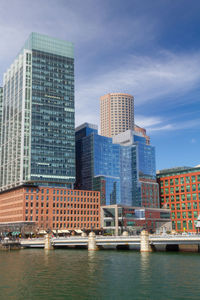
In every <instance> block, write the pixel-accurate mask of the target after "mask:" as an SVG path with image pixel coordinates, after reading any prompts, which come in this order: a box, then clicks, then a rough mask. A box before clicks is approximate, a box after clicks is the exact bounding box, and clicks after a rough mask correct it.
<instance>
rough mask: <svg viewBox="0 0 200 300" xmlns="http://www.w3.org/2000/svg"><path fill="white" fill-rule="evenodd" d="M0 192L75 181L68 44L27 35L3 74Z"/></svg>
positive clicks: (71, 61) (71, 58)
mask: <svg viewBox="0 0 200 300" xmlns="http://www.w3.org/2000/svg"><path fill="white" fill-rule="evenodd" d="M3 91H4V93H3V104H2V108H3V111H2V131H1V136H2V139H1V148H2V149H1V150H2V151H1V182H0V186H1V190H5V189H8V188H11V187H15V186H18V185H20V184H24V183H32V184H35V183H37V184H41V185H48V186H54V185H57V186H66V187H72V186H73V183H74V181H75V132H74V55H73V45H72V43H69V42H65V41H61V40H59V39H56V38H51V37H48V36H46V35H41V34H38V33H32V34H31V35H30V36H29V38H28V40H27V41H26V42H25V45H24V47H23V48H22V49H21V51H20V53H19V54H18V56H17V58H16V59H15V61H14V63H13V64H12V65H11V67H10V68H9V69H8V71H7V72H6V73H5V74H4V83H3Z"/></svg>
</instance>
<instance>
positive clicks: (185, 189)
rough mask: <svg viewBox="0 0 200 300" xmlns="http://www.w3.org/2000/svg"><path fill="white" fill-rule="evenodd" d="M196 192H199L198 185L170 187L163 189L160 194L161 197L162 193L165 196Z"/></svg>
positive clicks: (199, 186) (199, 187)
mask: <svg viewBox="0 0 200 300" xmlns="http://www.w3.org/2000/svg"><path fill="white" fill-rule="evenodd" d="M196 190H198V191H200V183H198V184H192V185H186V186H184V185H182V186H180V187H179V186H176V187H175V188H174V187H170V188H165V189H161V194H162V195H163V194H164V192H165V194H169V192H170V194H174V192H175V193H185V192H187V193H188V192H191V191H192V192H196Z"/></svg>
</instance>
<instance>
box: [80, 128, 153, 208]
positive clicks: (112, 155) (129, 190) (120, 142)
mask: <svg viewBox="0 0 200 300" xmlns="http://www.w3.org/2000/svg"><path fill="white" fill-rule="evenodd" d="M76 187H77V188H78V189H82V190H96V191H100V192H101V204H102V205H110V204H124V205H129V206H139V207H141V206H145V207H152V208H153V207H154V208H158V207H159V198H158V184H157V182H156V169H155V148H154V147H153V146H151V145H147V144H146V139H145V137H143V136H142V134H141V133H135V132H134V131H132V130H127V131H126V132H123V133H121V134H119V135H117V136H115V137H113V138H109V137H105V136H101V135H99V134H98V130H97V126H95V125H91V124H88V123H85V124H83V125H81V126H79V127H78V128H76Z"/></svg>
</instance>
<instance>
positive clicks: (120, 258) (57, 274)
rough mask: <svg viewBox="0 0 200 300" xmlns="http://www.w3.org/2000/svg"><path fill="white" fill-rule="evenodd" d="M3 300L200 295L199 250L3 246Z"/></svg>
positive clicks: (0, 287)
mask: <svg viewBox="0 0 200 300" xmlns="http://www.w3.org/2000/svg"><path fill="white" fill-rule="evenodd" d="M0 263H1V264H0V300H4V299H6V300H10V299H12V300H16V299H17V300H18V299H26V300H29V299H30V300H32V299H33V300H37V299H49V300H50V299H170V300H171V299H200V254H188V253H186V254H181V253H158V252H157V253H150V254H146V253H144V254H140V253H139V252H134V251H96V252H88V251H87V250H51V251H49V252H45V251H44V250H42V249H41V250H39V249H33V250H28V249H27V250H21V251H11V252H3V251H1V252H0Z"/></svg>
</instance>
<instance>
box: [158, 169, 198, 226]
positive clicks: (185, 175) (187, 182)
mask: <svg viewBox="0 0 200 300" xmlns="http://www.w3.org/2000/svg"><path fill="white" fill-rule="evenodd" d="M157 182H158V184H159V191H160V204H161V207H163V208H169V209H170V210H171V218H172V228H173V229H174V230H176V231H178V232H184V231H186V232H196V224H197V219H198V216H199V214H200V167H199V166H197V167H195V168H191V167H179V168H172V169H164V170H160V171H158V172H157Z"/></svg>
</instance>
